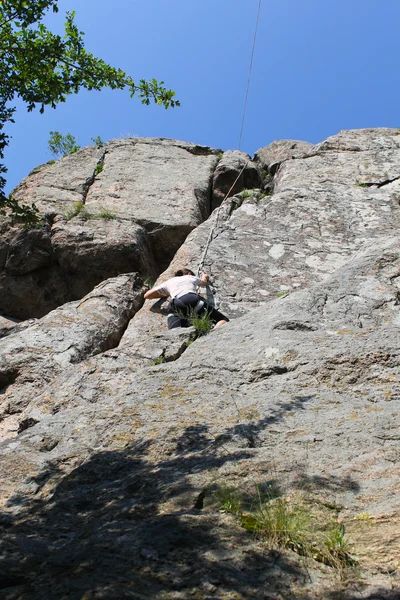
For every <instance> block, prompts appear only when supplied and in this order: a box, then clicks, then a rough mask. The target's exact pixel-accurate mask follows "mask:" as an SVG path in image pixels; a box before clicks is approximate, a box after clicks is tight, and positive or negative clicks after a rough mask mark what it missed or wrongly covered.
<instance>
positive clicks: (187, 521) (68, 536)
mask: <svg viewBox="0 0 400 600" xmlns="http://www.w3.org/2000/svg"><path fill="white" fill-rule="evenodd" d="M188 433H189V434H190V435H191V436H194V437H195V438H196V440H197V443H196V445H198V443H200V445H204V444H205V439H204V435H205V432H204V431H202V430H201V428H199V429H198V430H196V428H194V430H193V431H190V432H185V434H184V435H183V436H182V440H181V442H180V443H179V440H178V444H177V449H178V451H179V448H180V454H179V455H178V456H175V457H171V458H170V459H168V460H159V461H156V460H154V455H153V456H152V453H153V452H154V448H153V445H152V443H151V442H145V443H142V444H140V443H136V444H131V445H129V446H128V447H126V448H125V449H124V450H121V451H106V452H100V453H98V454H95V455H94V456H92V457H91V458H90V459H89V460H88V461H87V462H85V463H83V464H81V465H80V466H79V467H77V468H75V469H74V470H72V471H71V472H70V473H69V474H68V475H62V474H61V471H60V469H59V468H58V467H57V465H55V464H51V463H49V464H48V465H47V468H46V470H44V471H43V472H42V473H41V474H40V476H39V478H35V480H36V482H37V483H38V482H39V483H40V484H41V485H42V484H44V483H43V482H47V483H46V485H47V486H50V485H52V481H54V480H55V481H56V482H55V485H54V487H53V488H52V489H51V490H48V491H47V496H46V497H47V498H48V499H46V498H42V499H41V498H38V496H39V494H36V497H34V498H33V499H32V496H23V495H19V496H15V497H13V498H12V499H11V500H10V501H9V508H10V509H13V510H14V516H13V517H11V516H9V515H6V514H4V515H2V516H1V517H0V527H1V529H2V530H3V542H2V546H3V548H2V549H3V556H4V559H3V561H2V567H1V569H2V571H3V573H2V579H1V584H0V589H2V593H3V594H4V595H3V596H2V597H4V598H7V599H10V600H11V599H17V598H18V599H21V600H24V599H26V600H27V599H28V598H29V600H32V599H39V598H68V599H78V598H79V599H82V598H85V600H87V599H90V598H107V599H108V598H137V599H139V598H163V599H164V598H170V599H172V598H174V599H175V598H187V597H192V596H193V594H194V595H195V597H197V598H212V597H216V598H228V597H232V598H233V597H234V598H243V599H244V598H246V599H247V598H253V599H256V598H266V599H272V598H279V599H284V600H289V598H294V597H296V596H294V595H293V593H292V591H291V589H292V586H293V585H294V584H295V585H303V584H306V583H307V582H309V574H308V572H307V570H306V569H305V568H304V569H303V567H301V566H299V562H298V561H297V559H296V560H291V559H290V558H288V556H284V555H282V554H281V553H280V552H278V551H276V550H270V549H268V548H266V546H265V545H264V544H262V543H261V542H260V541H259V540H257V539H256V538H254V537H253V536H251V535H249V534H248V533H247V532H245V531H244V530H243V529H241V528H239V527H238V526H237V525H236V524H235V523H234V521H233V520H232V518H231V517H229V516H227V515H224V514H221V513H219V512H218V511H212V510H208V511H201V510H198V509H193V508H192V507H191V506H193V503H194V500H195V495H196V494H197V491H195V490H194V489H193V488H192V487H191V485H190V482H189V478H188V476H187V474H189V473H193V472H194V471H195V470H196V469H198V470H200V469H204V470H208V469H211V468H213V467H215V466H219V465H221V464H223V463H224V462H227V461H229V460H238V459H240V458H242V457H243V456H244V455H245V453H243V452H237V453H233V454H230V455H227V456H223V457H220V456H216V449H215V447H214V446H213V447H212V448H211V450H210V451H209V453H208V454H207V453H205V454H204V453H203V455H202V458H201V462H200V461H199V459H198V457H196V456H193V455H192V454H191V453H190V450H188V449H185V443H187V442H184V440H187V439H188V435H187V434H188ZM190 435H189V439H190ZM189 446H190V444H189ZM182 495H184V496H185V497H191V498H192V500H193V502H192V504H191V506H188V507H187V508H184V507H183V506H184V503H182V502H178V503H177V504H176V505H174V502H175V501H176V500H177V498H178V497H181V496H182ZM232 594H234V595H233V596H232ZM300 597H301V598H305V596H302V595H301V596H299V598H300Z"/></svg>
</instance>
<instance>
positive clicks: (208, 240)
mask: <svg viewBox="0 0 400 600" xmlns="http://www.w3.org/2000/svg"><path fill="white" fill-rule="evenodd" d="M261 2H262V0H259V1H258V11H257V18H256V26H255V29H254V37H253V47H252V50H251V58H250V65H249V73H248V77H247V87H246V96H245V101H244V107H243V116H242V125H241V128H240V137H239V150H240V146H241V143H242V135H243V127H244V121H245V116H246V110H247V98H248V95H249V88H250V80H251V72H252V69H253V58H254V50H255V47H256V40H257V32H258V23H259V21H260V12H261ZM249 162H250V161H249V160H248V161H247V162H246V163H245V164H244V165H243V168H242V170H241V171H240V173H239V175H238V176H237V177H236V179H235V181H234V182H233V184H232V186H231V187H230V189H229V191H228V193H227V194H226V195H225V198H224V199H223V200H222V202H221V204H220V205H219V207H218V210H217V212H216V216H215V221H214V225H213V226H212V227H211V229H210V233H209V234H208V238H207V242H206V245H205V247H204V250H203V254H202V257H201V259H200V262H199V266H198V269H197V276H199V275H200V272H201V269H202V267H203V265H204V261H205V258H206V255H207V252H208V249H209V247H210V244H211V240H212V237H213V234H214V231H215V229H216V228H217V226H218V220H219V213H220V211H221V208H222V205H223V203H224V202H225V200H226V199H227V198H228V197H229V194H230V193H231V191H232V190H233V188H234V187H235V185H236V184H237V182H238V181H239V179H240V177H241V176H242V173H243V172H244V170H245V168H246V167H247V165H248V164H249Z"/></svg>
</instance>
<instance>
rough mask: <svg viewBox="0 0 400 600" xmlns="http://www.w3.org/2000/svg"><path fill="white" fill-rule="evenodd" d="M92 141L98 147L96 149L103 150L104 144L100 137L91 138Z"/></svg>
mask: <svg viewBox="0 0 400 600" xmlns="http://www.w3.org/2000/svg"><path fill="white" fill-rule="evenodd" d="M90 139H91V141H92V142H93V144H94V145H95V146H96V148H102V147H103V146H104V142H103V140H102V139H101V137H100V136H99V135H98V136H96V137H94V138H90Z"/></svg>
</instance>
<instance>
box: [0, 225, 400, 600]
mask: <svg viewBox="0 0 400 600" xmlns="http://www.w3.org/2000/svg"><path fill="white" fill-rule="evenodd" d="M399 273H400V247H399V242H398V237H397V236H396V237H395V238H385V239H382V240H381V241H379V242H375V243H370V244H368V246H367V247H366V249H365V250H364V251H362V252H359V253H358V255H357V256H356V257H355V258H354V259H352V260H350V261H349V262H348V264H347V265H346V266H344V267H342V268H341V269H339V270H338V271H337V272H336V273H335V274H334V275H333V276H332V277H331V278H329V279H328V280H326V281H325V282H323V283H320V284H318V285H317V286H315V287H312V288H310V289H308V290H304V291H301V292H298V293H295V294H292V295H290V296H288V297H286V298H278V299H276V300H274V301H272V302H270V303H268V304H267V305H266V306H262V307H260V308H258V309H256V310H253V311H251V312H249V313H248V314H247V315H245V316H243V317H242V318H241V319H237V320H236V321H234V322H232V323H230V324H229V325H227V326H225V327H223V328H221V329H220V330H215V331H214V332H213V333H212V334H210V335H209V336H208V337H206V338H203V339H201V340H198V341H196V342H194V343H193V344H191V345H190V346H189V348H188V349H187V350H186V352H185V353H184V354H183V355H182V356H181V357H180V358H179V360H177V361H175V362H171V363H168V364H164V365H159V366H154V367H151V368H147V369H139V370H135V369H133V370H132V368H131V366H130V364H129V358H128V357H129V353H127V351H126V349H121V350H120V349H119V348H117V349H116V350H113V351H111V352H106V353H103V354H102V355H100V356H98V357H93V358H91V359H89V360H88V361H86V362H85V363H81V364H80V365H79V368H77V367H74V366H73V365H70V366H67V368H66V370H64V371H63V372H62V373H61V374H60V375H58V376H57V378H56V379H55V380H54V381H53V382H52V383H51V384H50V385H49V387H48V388H47V389H46V390H45V391H44V393H43V394H42V395H41V396H40V397H39V398H38V399H37V401H35V403H34V405H32V404H31V406H30V407H29V408H28V409H27V410H26V411H25V413H24V414H23V415H21V417H23V419H24V422H25V423H26V425H27V426H28V428H27V429H26V430H25V431H24V432H23V433H22V434H20V435H19V436H18V438H17V439H16V440H10V441H8V442H6V443H4V444H3V448H2V453H3V461H2V464H1V467H0V468H1V469H2V475H3V478H4V501H5V503H6V506H5V507H4V509H3V510H4V517H3V522H4V519H7V518H8V519H9V521H8V522H12V521H13V520H14V519H16V518H17V519H18V524H17V525H16V529H15V528H14V529H13V534H12V535H9V534H8V533H7V530H5V537H4V542H3V547H4V548H5V561H6V562H5V564H6V565H7V564H10V562H9V561H10V560H11V557H12V556H14V557H15V556H20V557H21V556H24V557H25V559H24V568H25V578H26V582H25V585H24V586H23V587H22V589H21V591H20V592H19V593H22V596H21V597H22V598H24V597H28V593H30V594H32V596H31V597H33V598H36V597H40V593H42V594H44V593H45V591H46V593H47V594H50V595H51V594H53V595H54V593H55V592H56V591H57V590H59V592H57V593H62V594H64V595H68V594H73V593H76V594H78V592H76V591H74V590H76V589H78V591H79V593H81V594H82V593H83V592H84V591H87V592H88V590H93V589H94V588H93V587H91V586H93V578H95V580H96V586H97V587H98V589H100V590H102V592H101V593H103V594H104V595H106V596H107V595H110V594H112V595H115V596H116V597H117V596H118V594H119V593H121V591H120V590H121V587H120V586H121V585H123V583H122V582H123V581H124V582H125V585H127V586H128V589H129V588H130V587H131V586H134V587H135V586H137V585H139V586H143V587H141V588H140V589H142V590H143V591H146V593H148V594H150V595H151V596H153V597H156V598H158V597H159V598H164V597H166V598H173V597H176V596H174V593H175V592H176V590H177V589H179V590H182V593H183V597H184V596H185V594H186V596H187V595H188V594H191V591H192V590H194V591H195V592H196V591H197V593H198V594H199V595H200V597H206V596H204V594H203V595H202V593H203V592H201V590H202V589H204V588H202V583H201V582H202V581H203V580H204V579H205V578H206V575H207V576H208V577H210V576H211V577H212V585H214V586H216V588H217V589H219V594H220V597H221V598H229V593H231V592H232V589H235V591H236V594H237V597H238V598H243V599H244V598H248V597H252V595H253V596H254V597H257V594H260V593H261V591H262V590H263V589H264V587H263V586H264V585H266V584H268V585H269V586H270V587H269V588H268V590H269V592H271V590H273V592H274V594H275V597H277V598H282V599H283V598H286V597H293V598H307V599H310V600H311V599H312V598H315V597H327V598H328V597H329V595H328V594H329V593H333V592H332V590H334V589H335V585H337V584H335V580H334V578H333V575H332V573H330V572H329V570H328V571H324V570H323V569H322V571H321V568H318V569H317V567H316V566H315V565H310V571H309V572H308V576H307V577H306V572H305V571H304V570H303V569H304V567H303V568H302V567H301V565H302V563H301V562H300V561H296V560H295V558H294V556H291V555H290V556H288V555H285V554H283V555H282V554H281V552H277V553H275V554H274V555H272V556H269V554H268V551H267V550H262V545H260V541H258V540H257V539H254V538H253V537H252V536H247V537H246V536H244V534H243V532H241V531H240V530H238V529H237V527H236V526H235V524H234V523H233V522H229V521H228V522H227V521H226V520H224V519H223V518H221V515H220V513H215V512H213V509H212V506H211V507H209V508H207V505H206V506H205V508H204V509H203V510H202V511H198V510H194V509H193V506H194V504H195V503H196V499H198V498H199V497H200V494H201V493H202V492H204V490H206V489H207V488H208V487H209V486H210V485H212V484H213V483H215V482H218V483H224V484H226V485H234V486H239V487H240V489H246V488H248V489H250V488H251V487H252V486H254V485H255V483H262V482H265V481H269V482H271V481H274V482H275V484H276V485H278V486H279V487H281V488H284V489H287V490H289V493H291V494H295V493H296V492H297V491H298V490H302V491H304V490H306V491H307V493H309V494H312V495H313V496H314V497H315V498H318V499H319V500H320V501H322V502H324V503H328V505H331V506H336V507H337V510H338V512H339V514H340V518H342V519H344V520H345V522H346V526H347V531H348V532H351V537H352V540H353V542H354V543H355V545H356V550H357V552H358V554H360V555H361V556H362V557H363V566H362V568H363V571H362V572H363V578H364V582H365V583H363V585H362V586H361V588H360V583H359V579H358V583H357V584H355V585H358V586H359V587H358V593H359V598H368V597H369V593H370V590H371V589H373V588H371V586H375V588H379V589H380V592H379V593H380V594H382V596H381V597H382V598H384V597H385V594H387V596H386V597H388V598H390V595H389V591H390V590H393V589H395V590H397V591H398V589H399V588H398V580H397V576H396V574H395V573H396V569H397V565H398V564H399V560H400V555H399V552H398V544H397V542H396V539H397V535H398V531H399V525H400V523H399V511H400V504H399V498H398V494H397V490H398V485H399V477H400V471H399V467H398V461H397V460H396V458H395V457H396V456H397V453H398V441H396V440H397V439H398V435H397V429H398V425H399V423H398V411H397V410H396V408H395V407H396V404H397V397H398V393H399V386H398V379H397V377H396V373H397V374H398V371H399V364H400V356H399V350H398V349H399V347H400V346H399V342H400V338H399V334H400V329H399V323H400V321H399V312H398V311H399V309H398V305H397V296H398V292H399V288H398V280H399ZM100 374H101V380H100V381H99V377H100ZM49 408H50V412H49ZM396 415H397V416H396ZM29 425H31V426H29ZM10 461H12V464H13V469H12V470H10V468H9V465H10ZM28 475H29V477H28ZM359 515H361V517H362V515H369V518H371V519H372V520H373V523H374V525H373V526H372V525H370V526H369V528H368V527H367V529H366V530H365V529H363V528H362V526H361V525H358V526H356V525H355V524H356V523H357V518H358V516H359ZM362 518H363V517H362ZM353 519H356V520H355V521H354V520H353ZM353 524H354V525H353ZM389 524H390V525H389ZM82 526H84V531H85V535H84V536H83V537H81V531H82ZM32 528H34V530H35V535H34V537H33V538H30V542H29V544H25V543H22V545H21V546H20V549H19V550H18V552H17V553H16V548H15V546H14V542H13V539H14V536H15V535H16V534H17V535H18V536H19V537H20V538H21V539H25V538H26V536H27V534H28V532H29V531H32ZM16 532H17V533H16ZM193 539H196V544H195V545H193V543H192V541H193ZM111 547H112V549H113V550H112V556H113V559H111V554H110V548H111ZM128 547H130V552H127V548H128ZM382 547H384V548H385V551H384V554H383V555H382ZM206 548H207V554H206V555H205V554H204V553H205V551H206ZM13 552H14V554H12V553H13ZM260 552H261V554H260ZM249 555H250V556H251V557H252V558H251V560H248V561H246V560H245V558H244V557H245V556H249ZM218 556H219V557H221V556H222V557H223V561H222V562H223V566H222V568H221V566H219V567H218V568H217V567H216V565H215V561H216V562H217V564H218V565H220V560H221V559H217V558H215V557H218ZM202 557H203V558H202ZM273 557H274V558H273ZM84 558H85V560H84ZM271 560H272V564H273V565H275V566H274V567H273V566H272V565H271V564H270V561H271ZM288 560H289V563H288V562H287V561H288ZM243 561H244V562H243ZM38 564H42V565H46V568H45V569H44V570H43V574H42V575H40V576H39V578H37V577H36V579H35V590H34V591H33V590H32V588H29V586H28V583H29V581H30V578H31V573H34V572H36V570H37V567H38ZM60 564H61V565H63V575H62V577H61V578H60V576H59V575H58V576H57V580H55V579H54V577H55V576H56V575H55V573H59V566H60ZM289 564H291V565H292V568H289ZM76 565H79V569H78V570H76V569H77V567H76ZM177 565H179V566H177ZM189 565H192V566H191V567H190V568H189ZM240 565H241V566H240ZM257 565H260V567H261V565H262V566H263V568H262V569H261V570H262V571H263V572H264V574H265V578H264V579H260V578H259V576H258V575H256V573H257V572H259V570H258V569H257ZM119 567H121V571H120V570H119ZM171 569H173V571H174V578H171V577H167V578H166V579H165V578H164V577H163V578H162V579H161V581H160V580H159V579H158V576H157V574H158V573H170V572H171ZM188 569H189V570H188ZM293 569H294V570H295V573H296V576H295V577H294V578H293V577H292V576H290V573H292V575H293ZM15 572H16V574H18V573H20V571H18V567H17V566H16V567H15ZM128 572H129V575H128V576H126V574H127V573H128ZM53 573H54V575H53ZM145 573H149V575H150V580H151V581H149V580H147V578H146V576H145ZM228 573H229V574H230V577H228V575H227V574H228ZM246 573H247V574H248V576H249V579H248V578H247V576H246ZM277 573H280V575H277ZM388 573H390V574H388ZM123 574H124V575H123ZM188 574H190V576H189V577H188V576H187V575H188ZM250 575H251V576H250ZM16 576H17V575H16ZM226 577H228V580H227V579H226ZM276 577H277V578H278V581H277V580H276ZM357 578H359V575H357ZM281 579H284V581H285V583H282V582H281ZM71 580H73V581H74V583H73V585H72V587H71ZM205 580H206V581H209V580H208V579H207V578H206V579H205ZM155 582H158V583H157V584H156V583H155ZM265 582H267V583H265ZM274 582H275V583H274ZM396 585H397V587H396ZM37 586H39V587H37ZM57 586H58V587H57ZM107 586H110V587H107ZM347 586H348V590H350V591H351V589H352V588H351V576H350V583H349V582H348V583H347ZM363 587H364V589H365V592H364V593H360V589H361V590H362V589H363ZM135 589H137V588H136V587H135ZM90 593H92V592H90ZM93 593H94V592H93ZM346 593H349V592H346ZM24 594H25V596H24ZM35 594H36V595H35ZM285 594H286V595H285ZM259 597H262V596H260V595H259ZM332 597H333V596H332ZM339 597H342V598H345V597H346V595H344V592H343V595H342V596H339ZM349 597H350V598H351V597H354V598H355V597H356V596H351V595H350V596H349Z"/></svg>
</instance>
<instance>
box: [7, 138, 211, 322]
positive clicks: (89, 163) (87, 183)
mask: <svg viewBox="0 0 400 600" xmlns="http://www.w3.org/2000/svg"><path fill="white" fill-rule="evenodd" d="M216 154H217V152H216V151H215V150H212V149H211V148H208V147H206V146H198V145H196V144H191V143H188V142H178V141H175V140H165V139H159V138H154V139H153V138H148V139H147V138H138V139H121V140H114V141H111V142H109V143H107V144H105V145H104V147H102V148H94V147H88V148H84V149H83V150H81V151H79V152H77V153H76V154H72V155H70V156H68V157H66V158H63V159H61V160H59V161H56V162H55V163H54V164H46V165H42V166H41V167H38V168H37V169H35V170H34V171H33V172H32V173H31V174H30V175H29V176H28V177H27V178H26V179H24V181H23V182H22V183H21V184H20V185H19V186H18V187H17V188H16V190H15V196H16V198H17V199H18V200H20V201H22V202H25V203H30V202H35V203H36V205H37V206H38V208H39V209H40V211H41V214H42V215H44V216H45V217H46V225H45V226H44V227H42V229H38V230H31V231H24V230H21V229H20V228H18V227H17V226H15V225H12V224H10V223H9V222H8V221H7V220H5V219H3V220H1V221H0V228H1V230H0V233H1V238H0V314H5V315H11V316H13V317H15V318H19V319H28V318H30V317H42V316H43V315H45V314H46V313H47V312H49V311H50V310H53V309H54V308H56V307H57V306H60V305H61V304H63V303H65V302H68V301H70V300H76V299H78V298H81V297H82V296H83V295H85V294H87V293H88V292H89V291H90V290H91V289H92V288H93V286H94V285H96V284H97V283H99V282H100V281H102V280H105V279H107V278H108V277H114V276H116V275H118V274H120V273H125V272H131V271H137V272H139V273H140V274H141V276H142V277H143V278H144V279H145V278H147V277H150V278H151V279H154V278H155V277H156V276H157V274H158V273H160V271H162V270H163V269H164V268H165V267H166V266H167V265H168V263H169V261H170V259H171V258H172V256H173V255H174V253H175V252H176V250H177V249H178V248H179V246H180V245H181V244H182V243H183V241H184V240H185V238H186V236H187V235H188V233H189V232H190V231H191V230H192V229H193V228H195V227H196V226H197V225H199V224H200V223H201V222H202V221H204V220H205V219H206V218H207V217H208V216H209V214H210V210H211V201H212V179H213V172H214V169H215V166H216V164H217V163H218V157H217V155H216ZM74 212H75V213H79V214H77V216H73V214H74Z"/></svg>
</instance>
